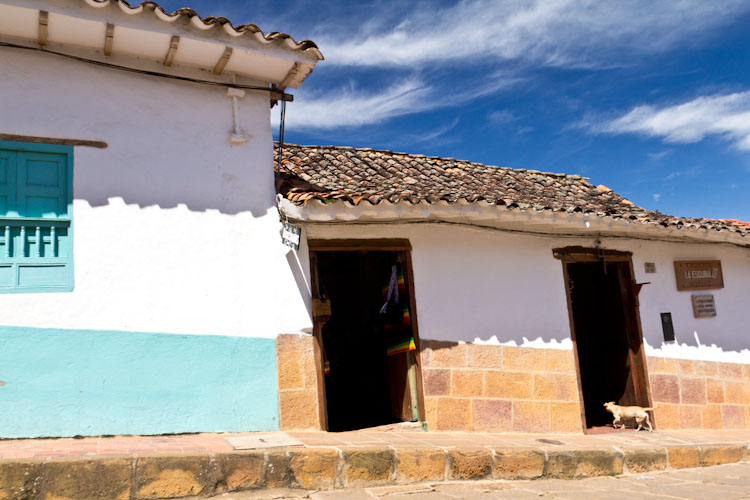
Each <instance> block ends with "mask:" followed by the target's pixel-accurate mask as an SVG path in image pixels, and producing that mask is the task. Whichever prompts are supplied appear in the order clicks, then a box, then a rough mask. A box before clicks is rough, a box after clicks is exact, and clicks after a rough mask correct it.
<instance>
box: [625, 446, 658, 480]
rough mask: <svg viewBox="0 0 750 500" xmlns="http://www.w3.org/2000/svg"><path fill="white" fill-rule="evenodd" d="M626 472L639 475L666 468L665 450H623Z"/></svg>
mask: <svg viewBox="0 0 750 500" xmlns="http://www.w3.org/2000/svg"><path fill="white" fill-rule="evenodd" d="M622 451H623V452H624V453H625V465H626V466H627V468H628V472H631V473H636V474H637V473H641V472H648V471H654V470H664V469H666V468H667V449H666V448H623V450H622Z"/></svg>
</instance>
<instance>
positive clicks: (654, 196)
mask: <svg viewBox="0 0 750 500" xmlns="http://www.w3.org/2000/svg"><path fill="white" fill-rule="evenodd" d="M651 197H652V198H653V199H654V201H659V198H661V194H659V193H654V194H652V195H651Z"/></svg>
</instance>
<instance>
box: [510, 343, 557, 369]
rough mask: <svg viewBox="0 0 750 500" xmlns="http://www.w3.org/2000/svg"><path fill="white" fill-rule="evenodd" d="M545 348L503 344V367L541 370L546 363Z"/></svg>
mask: <svg viewBox="0 0 750 500" xmlns="http://www.w3.org/2000/svg"><path fill="white" fill-rule="evenodd" d="M546 351H547V350H546V349H536V348H533V347H511V346H503V369H505V370H516V371H541V370H544V367H545V365H546V361H545V354H546Z"/></svg>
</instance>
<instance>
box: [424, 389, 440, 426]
mask: <svg viewBox="0 0 750 500" xmlns="http://www.w3.org/2000/svg"><path fill="white" fill-rule="evenodd" d="M437 406H438V398H434V397H429V396H425V398H424V413H425V416H424V419H425V423H426V424H427V430H428V431H435V430H437Z"/></svg>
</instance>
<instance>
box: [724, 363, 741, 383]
mask: <svg viewBox="0 0 750 500" xmlns="http://www.w3.org/2000/svg"><path fill="white" fill-rule="evenodd" d="M742 368H743V365H740V364H737V363H719V377H721V378H723V379H724V380H742Z"/></svg>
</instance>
